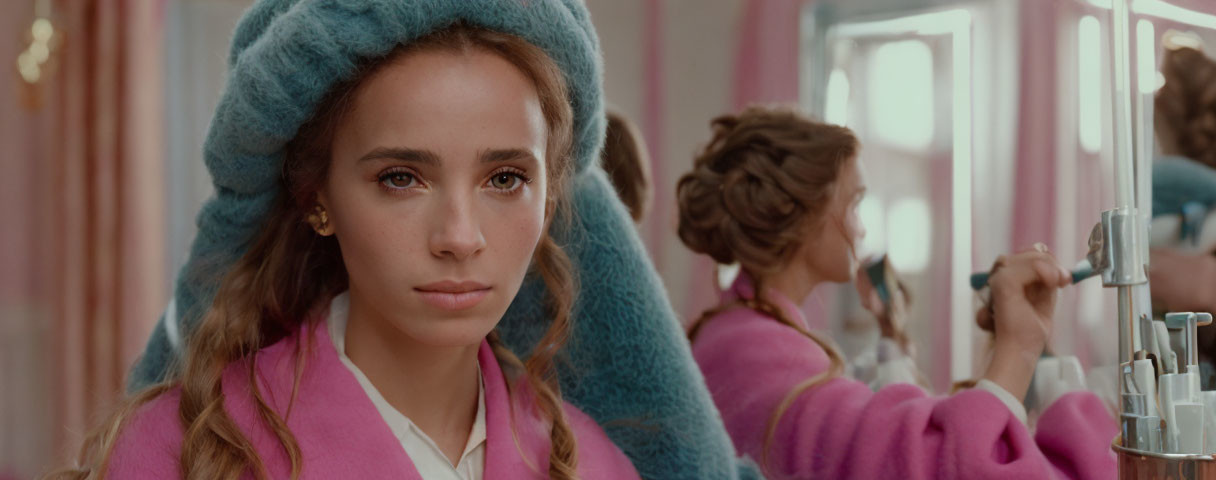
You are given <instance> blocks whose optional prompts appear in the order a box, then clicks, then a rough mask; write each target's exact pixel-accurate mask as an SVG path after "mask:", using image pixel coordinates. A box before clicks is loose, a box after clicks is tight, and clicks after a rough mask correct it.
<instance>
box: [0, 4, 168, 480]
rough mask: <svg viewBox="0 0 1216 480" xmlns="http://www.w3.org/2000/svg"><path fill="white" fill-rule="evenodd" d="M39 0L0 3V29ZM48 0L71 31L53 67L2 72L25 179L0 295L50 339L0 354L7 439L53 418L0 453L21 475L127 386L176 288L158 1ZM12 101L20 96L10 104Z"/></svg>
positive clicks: (16, 167)
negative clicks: (5, 359) (18, 448)
mask: <svg viewBox="0 0 1216 480" xmlns="http://www.w3.org/2000/svg"><path fill="white" fill-rule="evenodd" d="M31 3H33V2H30V1H25V0H22V1H18V2H10V3H8V4H7V5H6V6H4V7H0V12H3V13H4V14H3V15H0V17H2V18H3V19H4V20H3V22H4V23H5V24H6V25H4V27H5V28H4V30H5V31H10V32H20V31H23V30H25V29H28V28H29V26H30V24H31V22H32V21H33V19H34V10H33V9H32V8H30V4H31ZM46 4H48V5H50V6H51V9H50V10H51V14H52V16H51V19H52V20H53V25H54V26H55V27H56V32H57V33H58V34H60V35H62V43H61V44H59V47H58V48H57V49H55V50H54V51H53V52H52V57H51V62H50V64H49V65H51V66H52V67H53V68H52V69H50V70H48V71H47V74H46V75H44V76H43V78H42V79H41V80H40V81H39V82H38V83H37V84H36V85H33V86H30V85H28V84H26V83H25V82H24V81H23V80H21V79H20V78H14V77H13V76H11V75H10V76H7V77H5V78H4V79H3V80H2V82H3V83H2V84H0V85H2V86H3V87H7V88H2V90H3V91H2V92H0V96H6V95H10V94H12V93H14V92H16V93H17V94H18V98H17V99H16V101H10V100H14V99H12V98H9V99H6V101H4V102H2V103H0V106H2V107H3V108H4V109H5V110H6V113H5V116H6V117H13V118H15V119H16V121H13V122H5V123H3V124H0V125H3V129H0V135H3V137H0V138H3V139H4V141H3V142H2V143H3V144H4V145H6V146H8V145H15V146H16V152H15V153H16V154H15V155H10V156H6V158H4V159H3V162H4V163H3V169H4V171H5V172H13V173H15V175H7V174H6V175H2V177H4V178H5V180H4V181H5V182H6V186H9V185H7V184H12V186H14V187H16V188H15V189H13V190H9V189H6V190H5V191H6V192H10V193H11V194H12V196H13V198H12V199H11V202H12V203H11V204H10V205H15V206H16V207H15V208H11V209H9V211H10V212H12V211H19V212H20V213H15V214H14V219H15V220H16V222H18V223H16V224H10V225H11V228H10V229H9V231H8V232H6V237H5V239H4V240H3V245H4V246H6V247H7V246H10V245H11V246H14V247H15V248H13V249H9V248H5V249H3V250H4V251H5V252H9V253H8V256H5V257H0V262H2V263H0V270H3V271H4V272H5V279H6V281H5V282H4V283H3V286H4V289H3V291H2V293H3V296H2V297H0V300H3V301H4V302H5V306H8V305H17V306H19V307H21V309H22V310H21V313H23V314H21V315H5V316H3V320H0V321H2V322H3V323H4V325H3V326H4V328H5V331H9V330H13V331H16V332H19V333H20V336H19V337H15V338H12V340H11V341H13V342H14V343H16V342H21V343H22V344H24V345H27V346H28V345H40V347H41V348H38V349H37V351H36V352H30V353H29V354H28V355H25V356H24V357H23V358H22V363H21V364H20V365H17V364H9V363H5V364H4V365H3V366H0V370H3V372H2V373H0V375H3V377H2V378H3V379H4V380H5V382H4V383H5V385H6V388H5V389H3V393H0V397H2V400H0V401H3V403H4V404H5V405H8V404H10V403H11V404H13V405H14V408H12V409H10V408H5V409H4V411H3V415H4V417H5V418H4V426H5V427H6V428H5V429H4V430H6V433H5V434H4V435H5V438H4V441H5V445H6V446H7V445H9V444H13V445H16V444H19V443H20V439H21V438H22V437H24V436H35V437H38V436H40V435H43V433H42V432H49V433H47V434H46V435H47V438H45V440H44V441H43V442H42V444H41V445H39V446H37V448H36V449H35V450H36V451H30V452H26V453H27V454H28V455H24V456H20V457H16V456H15V457H13V458H8V457H0V474H2V472H6V471H7V472H9V473H10V474H13V475H18V476H32V475H34V474H36V473H38V472H40V471H42V470H43V469H45V468H47V467H49V466H51V465H52V464H55V463H59V462H61V461H62V460H63V458H64V456H63V455H64V454H66V453H68V452H70V451H74V450H75V448H76V446H77V445H78V442H79V440H80V438H81V434H82V433H83V432H86V431H87V430H88V428H89V427H90V426H91V425H92V422H94V421H95V420H96V419H97V418H98V417H99V416H100V415H102V414H104V410H105V409H106V408H107V407H108V406H109V405H111V404H112V403H113V400H114V399H116V398H117V397H118V396H119V395H120V393H121V391H122V387H123V380H124V374H125V373H126V369H127V367H128V366H129V365H130V364H131V363H132V361H133V360H134V358H135V356H136V355H138V353H139V352H140V350H141V349H142V346H143V342H144V339H145V338H147V334H148V331H149V330H150V329H151V327H152V324H153V323H154V322H155V319H156V317H157V314H158V313H159V311H160V309H161V308H162V307H163V304H164V301H165V298H166V295H167V291H166V286H165V285H164V268H165V265H164V258H163V257H164V245H163V241H164V240H163V239H164V236H165V235H164V225H163V223H164V211H163V205H164V204H165V201H164V196H165V192H164V184H163V154H162V144H161V141H162V140H161V137H162V124H163V112H162V100H161V95H162V91H161V82H162V65H161V64H162V63H163V62H162V56H163V50H162V48H163V47H162V45H163V42H162V30H161V28H162V23H163V22H162V5H161V3H160V2H159V1H155V0H87V1H86V0H59V1H55V2H46ZM25 31H28V30H25ZM7 37H12V36H7ZM26 41H27V40H26V38H24V36H23V37H22V38H20V43H17V44H16V45H15V47H16V49H10V48H7V47H9V46H14V45H13V44H12V43H5V44H3V45H4V46H5V47H6V48H5V50H3V51H2V52H0V55H6V56H7V55H9V54H10V52H14V51H19V50H18V49H22V48H24V47H25V42H26ZM5 42H10V39H9V38H6V39H5ZM14 55H15V54H14ZM3 60H4V61H5V62H8V61H9V58H4V59H3ZM36 99H40V101H34V100H36ZM17 104H22V105H24V106H23V107H22V108H12V107H15V106H16V105H17ZM10 110H11V111H10ZM12 252H17V253H12ZM6 343H7V341H6ZM27 348H28V347H27ZM35 377H38V378H35ZM10 381H11V382H13V383H9V382H10ZM13 385H20V386H24V387H28V388H9V387H12V386H13ZM22 409H37V410H39V411H40V412H42V414H41V415H30V414H28V412H23V411H22Z"/></svg>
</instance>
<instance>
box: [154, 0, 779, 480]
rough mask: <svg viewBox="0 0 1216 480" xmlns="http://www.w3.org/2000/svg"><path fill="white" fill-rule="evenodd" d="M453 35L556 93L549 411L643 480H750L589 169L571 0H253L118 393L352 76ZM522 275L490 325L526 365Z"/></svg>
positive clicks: (255, 216)
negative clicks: (563, 97)
mask: <svg viewBox="0 0 1216 480" xmlns="http://www.w3.org/2000/svg"><path fill="white" fill-rule="evenodd" d="M461 20H463V21H465V22H467V23H469V24H472V25H478V26H482V27H485V28H489V29H492V30H496V31H501V32H505V33H510V34H514V35H518V36H520V37H522V38H524V39H526V40H527V41H529V42H531V43H533V44H534V45H537V46H538V47H540V48H541V49H543V50H544V51H545V52H546V53H548V55H549V56H550V57H551V58H552V59H553V60H554V61H555V62H556V63H557V65H558V66H559V67H560V68H561V69H562V71H563V72H564V74H565V77H566V81H567V83H568V85H569V86H570V94H571V99H570V100H571V103H572V106H573V109H574V137H575V143H574V151H573V153H574V160H575V162H576V164H577V166H576V174H575V176H574V179H573V184H572V206H573V209H574V212H575V215H574V218H575V219H576V220H575V222H574V224H573V225H572V226H571V227H570V228H569V231H566V232H562V237H563V238H566V239H567V242H568V244H569V245H568V247H567V248H566V251H567V253H568V254H569V255H570V256H571V258H572V260H573V261H574V263H575V266H576V267H577V269H578V271H579V273H580V275H579V276H580V281H581V287H582V289H581V293H580V296H579V300H578V302H577V305H576V308H575V317H574V325H573V330H572V332H571V334H572V336H571V339H570V341H569V342H568V344H567V346H566V348H565V354H566V357H567V358H569V359H570V362H568V364H563V365H561V366H560V367H559V374H560V381H561V388H562V392H563V394H564V396H565V398H566V399H567V400H568V401H570V402H571V403H573V404H575V405H576V406H578V407H579V408H581V409H582V410H583V411H585V412H587V414H589V415H590V416H591V417H593V418H595V419H596V421H598V422H599V423H600V424H601V425H603V426H604V429H605V431H606V432H607V433H608V435H609V436H610V437H611V438H612V439H613V441H615V442H616V444H617V445H619V446H620V447H621V449H622V450H623V451H624V452H625V454H626V455H628V456H629V458H630V459H632V460H633V462H634V464H635V466H636V467H637V469H638V471H639V472H640V473H641V474H642V475H643V476H644V477H646V478H662V479H675V478H689V479H708V478H738V477H744V478H758V477H759V476H758V475H757V474H756V471H755V469H754V468H752V467H751V466H750V464H747V465H745V464H744V463H745V462H740V461H738V460H737V459H736V458H735V454H734V449H733V448H732V447H731V444H730V439H729V437H727V435H726V431H725V429H724V428H723V426H722V422H721V419H720V418H719V417H718V414H717V411H716V410H715V409H714V406H713V403H712V401H711V399H710V396H709V393H708V392H707V390H706V388H705V386H704V382H703V380H702V378H701V375H700V372H699V371H698V369H697V367H696V365H695V364H694V362H693V360H692V355H691V352H690V350H689V348H688V344H687V342H686V341H685V340H684V335H683V331H682V329H681V328H680V325H679V323H678V321H677V320H676V316H675V314H674V312H673V311H672V309H671V307H670V304H669V302H668V300H667V298H666V295H665V293H664V291H663V288H662V284H661V282H660V281H659V278H658V276H657V275H656V273H655V271H654V268H653V266H652V265H651V264H650V262H649V261H648V260H647V257H646V254H645V250H644V249H643V247H642V245H641V242H640V241H639V240H638V237H637V234H636V233H635V232H634V230H633V227H632V224H631V222H630V220H629V217H628V216H627V214H626V213H625V210H624V207H623V206H622V205H621V204H620V202H619V200H617V198H616V195H615V194H614V193H613V190H612V189H611V187H610V186H609V184H608V183H607V180H606V177H605V175H604V173H603V171H602V170H601V169H600V168H599V167H598V165H597V163H598V162H597V158H598V155H599V150H600V147H601V145H602V143H603V135H604V133H603V132H604V114H603V98H602V95H603V93H602V92H603V88H602V85H601V82H602V73H601V69H602V67H601V60H600V51H599V43H598V42H599V41H598V39H597V38H596V35H595V31H594V29H593V28H592V25H591V20H590V17H589V14H588V12H587V10H586V8H585V6H584V5H583V4H582V2H581V1H576V0H342V1H337V0H260V1H258V2H257V3H256V4H254V5H253V7H251V8H250V9H249V11H248V12H246V14H245V16H244V18H243V19H242V20H241V22H240V23H239V24H238V25H237V29H236V32H235V33H234V35H233V39H232V50H231V52H230V54H229V56H228V65H229V68H230V72H229V76H228V83H227V87H226V89H225V91H224V94H223V97H222V98H221V99H220V103H219V106H218V107H217V108H216V112H215V117H214V119H213V120H212V122H211V128H210V131H209V132H208V135H207V140H206V144H205V146H204V157H205V161H206V164H207V168H208V170H209V171H210V172H211V175H212V177H213V180H214V184H215V192H216V193H215V196H214V197H213V198H211V199H210V200H208V201H207V203H206V204H205V205H204V206H203V208H202V211H201V212H200V213H199V215H198V220H197V221H198V236H197V237H196V238H195V239H194V244H193V246H192V248H191V252H190V259H189V261H188V262H187V263H186V265H185V266H184V267H183V268H182V270H181V272H180V273H179V274H178V279H177V285H176V289H175V292H174V300H173V302H172V303H171V304H170V308H169V309H168V310H167V311H166V314H165V315H164V316H163V317H162V318H161V321H160V322H159V323H158V324H157V326H156V329H155V331H154V332H153V334H152V337H151V339H150V340H149V342H148V346H147V348H146V351H145V354H144V356H143V357H141V359H140V361H139V363H137V364H136V366H135V368H134V370H133V372H132V379H131V386H132V388H138V387H140V386H144V385H148V384H150V383H152V382H155V381H157V380H159V379H162V378H165V374H166V373H167V370H168V369H169V368H170V367H169V365H171V361H172V360H173V359H174V357H175V356H176V355H179V354H180V348H179V347H178V345H179V344H180V342H177V341H174V339H177V338H180V337H181V336H183V335H185V334H188V332H190V330H191V328H192V327H193V325H194V324H195V323H196V322H197V321H198V319H199V318H200V312H202V311H204V310H205V309H206V307H208V306H209V305H210V304H211V301H212V298H213V296H214V294H215V291H216V289H217V287H218V286H219V283H220V280H221V278H222V277H223V276H224V274H225V273H226V272H227V271H228V269H229V268H230V267H231V266H232V265H233V264H234V263H235V262H236V260H237V259H238V258H240V256H241V255H242V254H243V253H244V252H245V250H246V249H247V248H248V246H249V244H250V242H251V241H252V239H253V238H254V237H255V236H256V234H257V233H258V232H259V230H260V229H261V227H262V225H263V222H264V219H265V217H266V215H267V213H268V212H269V210H270V206H271V204H272V203H273V201H274V199H275V196H276V195H277V194H278V193H279V188H280V180H279V178H280V168H281V162H282V159H283V149H284V146H285V145H286V143H287V142H288V141H289V140H291V138H292V137H293V136H295V134H296V131H297V129H298V128H299V127H300V125H301V124H303V123H304V122H305V121H306V120H307V119H308V118H309V117H310V116H311V115H312V114H313V111H314V109H315V108H316V107H317V104H318V103H319V101H320V100H321V99H322V97H323V96H324V95H325V93H326V92H327V90H328V89H329V88H330V87H331V86H332V85H334V84H335V83H337V82H339V81H341V80H343V79H345V78H348V77H349V76H350V75H352V73H353V72H354V69H355V66H356V64H357V63H358V62H360V61H361V60H364V59H369V58H376V57H378V56H383V55H385V54H387V53H388V52H390V51H391V50H392V49H393V48H394V47H396V46H397V45H399V44H402V43H409V42H410V41H412V40H414V39H417V38H419V37H421V36H424V35H426V34H428V33H430V32H433V31H436V30H438V29H442V28H444V27H446V26H449V25H451V24H453V23H455V22H457V21H461ZM543 298H544V285H543V283H542V282H541V281H540V279H539V278H537V277H533V276H530V277H529V278H528V279H527V280H525V282H524V285H523V288H522V289H521V290H520V293H519V294H518V296H517V297H516V299H515V301H514V302H513V303H512V304H511V307H510V309H509V310H508V311H507V314H506V315H505V317H504V318H503V320H502V322H501V323H500V324H499V327H498V328H499V331H500V333H501V334H502V337H503V340H504V342H506V343H507V345H508V346H510V347H511V348H512V349H513V350H514V351H516V352H517V353H520V354H526V352H528V351H529V350H530V347H531V346H532V345H533V344H534V343H535V341H536V340H538V339H539V338H540V335H541V334H542V333H543V331H542V330H543V328H544V327H545V326H544V325H537V324H538V323H541V322H535V321H528V320H529V319H535V318H543V316H544V311H543V301H542V300H543Z"/></svg>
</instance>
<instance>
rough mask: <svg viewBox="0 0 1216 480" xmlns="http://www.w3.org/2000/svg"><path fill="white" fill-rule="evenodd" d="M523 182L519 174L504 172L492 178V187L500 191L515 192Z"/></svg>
mask: <svg viewBox="0 0 1216 480" xmlns="http://www.w3.org/2000/svg"><path fill="white" fill-rule="evenodd" d="M521 181H522V180H521V179H520V178H519V175H517V174H514V173H510V172H502V173H498V174H495V175H494V176H493V177H490V186H491V187H494V188H496V189H498V190H514V189H515V187H517V186H519V183H520V182H521Z"/></svg>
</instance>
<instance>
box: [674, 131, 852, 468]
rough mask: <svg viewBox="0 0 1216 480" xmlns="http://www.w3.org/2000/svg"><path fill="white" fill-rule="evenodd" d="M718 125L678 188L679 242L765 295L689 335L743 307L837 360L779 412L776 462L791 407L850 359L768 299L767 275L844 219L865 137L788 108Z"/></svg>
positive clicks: (773, 423) (708, 314)
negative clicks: (841, 182) (843, 191)
mask: <svg viewBox="0 0 1216 480" xmlns="http://www.w3.org/2000/svg"><path fill="white" fill-rule="evenodd" d="M711 126H712V128H713V138H712V139H711V140H710V142H709V143H708V144H707V145H706V146H705V148H704V150H703V151H702V152H701V153H700V154H699V155H698V156H697V157H696V158H695V159H694V161H693V169H692V171H691V172H688V173H687V174H685V175H684V176H683V177H681V178H680V180H679V183H678V184H677V186H676V196H677V199H678V203H679V209H680V217H679V235H680V240H681V241H683V242H684V244H685V245H687V246H688V248H690V249H692V250H693V251H695V252H697V253H703V254H706V255H709V256H710V257H712V258H713V259H714V261H716V262H718V263H719V264H731V263H736V262H738V263H739V264H740V265H741V267H742V269H743V271H745V272H746V273H747V274H748V275H750V276H751V277H752V278H753V279H754V280H755V292H756V294H755V295H754V296H753V298H750V299H740V300H738V301H735V302H732V303H729V304H725V305H720V306H718V307H715V308H712V309H709V310H707V311H705V312H704V313H702V314H701V316H700V317H699V318H697V319H696V320H695V321H694V322H693V324H692V326H691V328H690V330H689V338H690V339H694V338H695V337H696V335H697V333H698V332H699V330H700V327H701V326H702V325H703V324H704V323H705V322H706V321H708V320H710V319H712V318H713V317H714V316H715V315H717V314H718V313H721V312H723V311H725V310H727V309H730V308H734V307H737V306H739V305H742V306H745V307H747V308H751V309H753V310H756V311H758V312H761V313H763V314H764V315H766V316H768V317H771V318H773V319H774V320H776V321H778V322H780V323H781V324H783V325H786V326H788V327H790V328H793V329H794V330H796V331H798V333H800V334H802V335H804V336H806V337H807V338H809V339H810V340H811V341H813V342H815V343H816V344H818V345H819V346H820V347H821V348H823V350H824V352H826V353H827V356H828V359H829V361H830V363H831V365H830V367H829V368H828V370H827V371H825V372H823V373H820V374H818V375H815V376H814V377H811V378H809V379H807V380H806V381H804V382H803V383H801V384H799V385H797V386H796V387H794V388H793V389H792V390H791V391H790V392H789V393H788V394H787V395H786V397H785V399H784V400H783V401H782V402H781V404H780V405H778V407H777V409H776V410H775V411H774V412H773V415H772V417H771V418H770V419H769V423H768V428H767V432H766V440H765V448H764V452H765V454H764V456H765V459H764V461H763V462H762V463H763V464H764V465H765V466H767V464H768V461H767V456H768V451H769V447H770V446H771V443H772V440H773V435H774V433H775V432H776V428H777V424H778V421H779V420H780V419H781V416H782V415H783V414H784V413H785V410H786V409H788V408H789V406H790V404H792V403H793V401H794V400H795V399H796V398H797V397H798V396H799V395H800V394H801V393H802V392H804V391H806V390H807V389H809V388H811V387H813V386H816V385H819V384H821V383H823V382H825V381H827V380H830V379H832V378H835V377H838V376H840V375H841V374H842V373H843V371H844V361H843V359H842V357H841V355H840V353H839V352H838V351H837V349H836V348H835V346H834V345H833V344H832V343H831V342H830V341H829V340H827V339H824V338H821V337H819V336H818V335H816V334H814V333H813V332H811V331H809V330H807V328H806V327H805V326H804V325H802V324H800V323H798V322H795V321H793V320H791V319H790V318H789V317H788V316H787V315H785V313H784V312H783V311H782V310H781V308H779V307H778V306H777V305H775V304H774V303H773V302H772V301H771V300H769V299H768V298H766V296H765V294H764V293H763V292H765V289H764V285H765V281H766V278H767V277H768V276H770V275H772V274H774V273H776V272H778V271H781V270H782V269H783V268H785V267H786V265H788V264H789V263H790V262H791V261H792V260H793V258H794V256H795V254H797V253H798V251H799V250H800V249H801V248H802V246H803V244H804V243H805V242H806V239H807V238H808V237H807V232H808V231H810V230H816V229H820V228H823V227H824V226H826V224H827V222H829V221H836V222H838V223H839V222H840V219H839V218H833V216H831V215H827V214H826V212H825V210H826V209H827V207H828V205H829V204H830V203H831V200H832V198H833V196H834V195H835V185H836V180H837V178H838V177H839V176H840V172H841V171H842V170H843V167H845V165H846V164H848V162H849V161H851V160H852V159H854V158H855V157H856V155H857V150H858V142H857V138H856V137H855V136H854V135H853V133H852V132H851V131H850V130H849V129H847V128H844V127H840V126H835V125H829V124H825V123H820V122H816V121H813V120H810V119H808V118H806V117H803V116H801V115H799V114H797V113H795V112H794V111H792V110H787V109H773V108H762V107H751V108H748V109H746V110H744V111H743V112H742V113H739V114H738V115H724V116H721V117H718V118H715V119H714V120H713V121H712V122H711ZM842 231H843V227H842Z"/></svg>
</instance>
